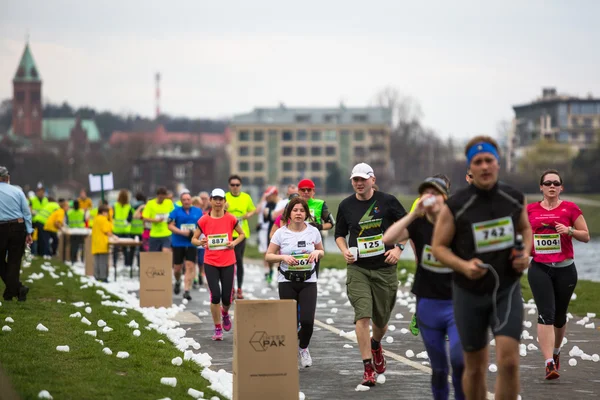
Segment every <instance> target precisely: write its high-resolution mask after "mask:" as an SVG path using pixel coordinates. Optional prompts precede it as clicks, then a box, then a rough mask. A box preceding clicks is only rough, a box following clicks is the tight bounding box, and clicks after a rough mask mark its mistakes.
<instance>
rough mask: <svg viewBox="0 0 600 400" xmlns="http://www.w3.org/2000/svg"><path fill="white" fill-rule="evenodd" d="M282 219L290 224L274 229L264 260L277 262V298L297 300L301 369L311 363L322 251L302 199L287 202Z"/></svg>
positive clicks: (317, 234)
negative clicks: (311, 341) (311, 345)
mask: <svg viewBox="0 0 600 400" xmlns="http://www.w3.org/2000/svg"><path fill="white" fill-rule="evenodd" d="M283 218H284V220H286V221H287V220H289V221H290V223H289V224H288V225H287V226H285V227H283V228H282V229H279V230H277V232H276V233H275V235H274V236H273V238H272V239H271V243H270V244H269V249H268V250H267V254H266V255H265V261H266V262H268V263H276V262H278V263H279V274H278V278H277V281H278V282H279V298H280V299H294V300H296V301H297V302H298V307H299V310H300V311H299V312H300V315H299V319H300V325H301V327H300V330H299V331H298V341H299V344H298V359H299V361H300V365H301V366H302V368H307V367H310V366H311V365H312V358H311V357H310V352H309V351H308V345H309V343H310V338H311V337H312V334H313V328H314V323H315V310H316V308H317V274H316V264H317V262H318V261H319V260H320V259H321V258H323V256H324V255H325V251H324V250H323V243H322V241H321V234H320V232H319V231H318V230H317V228H315V227H313V226H311V225H309V223H308V222H307V221H310V220H311V219H312V217H311V216H310V209H309V208H308V204H307V202H306V201H305V200H304V199H301V198H295V199H293V200H292V201H290V203H289V204H288V207H287V209H286V211H285V213H284V216H283Z"/></svg>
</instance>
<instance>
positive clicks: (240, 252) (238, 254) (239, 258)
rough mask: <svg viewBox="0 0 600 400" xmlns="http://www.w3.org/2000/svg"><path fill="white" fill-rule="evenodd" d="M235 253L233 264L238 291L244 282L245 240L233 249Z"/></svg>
mask: <svg viewBox="0 0 600 400" xmlns="http://www.w3.org/2000/svg"><path fill="white" fill-rule="evenodd" d="M233 251H234V252H235V263H236V265H237V287H238V289H240V288H241V287H242V283H243V282H244V252H245V251H246V239H244V240H242V241H241V242H239V243H238V244H237V246H235V247H234V248H233Z"/></svg>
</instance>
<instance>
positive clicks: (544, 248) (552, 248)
mask: <svg viewBox="0 0 600 400" xmlns="http://www.w3.org/2000/svg"><path fill="white" fill-rule="evenodd" d="M533 247H534V248H535V252H536V254H557V253H561V252H562V246H561V243H560V235H559V234H558V233H548V234H539V235H533Z"/></svg>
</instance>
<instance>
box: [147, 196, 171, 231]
mask: <svg viewBox="0 0 600 400" xmlns="http://www.w3.org/2000/svg"><path fill="white" fill-rule="evenodd" d="M173 208H175V207H174V206H173V202H172V201H171V200H169V199H164V200H163V202H162V203H161V204H158V203H157V202H156V199H152V200H150V201H149V202H148V203H147V204H146V207H144V212H143V213H142V216H143V217H144V218H159V217H162V218H163V221H162V222H153V223H152V228H151V229H150V237H157V238H159V237H167V236H171V231H170V230H169V224H168V222H167V220H168V218H169V214H170V213H171V211H173Z"/></svg>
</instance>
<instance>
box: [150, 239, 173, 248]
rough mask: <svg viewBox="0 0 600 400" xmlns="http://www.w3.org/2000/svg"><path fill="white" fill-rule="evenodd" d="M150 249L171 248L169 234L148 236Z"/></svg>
mask: <svg viewBox="0 0 600 400" xmlns="http://www.w3.org/2000/svg"><path fill="white" fill-rule="evenodd" d="M149 247H150V251H162V250H163V249H170V248H171V236H165V237H158V238H154V237H150V246H149Z"/></svg>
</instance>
